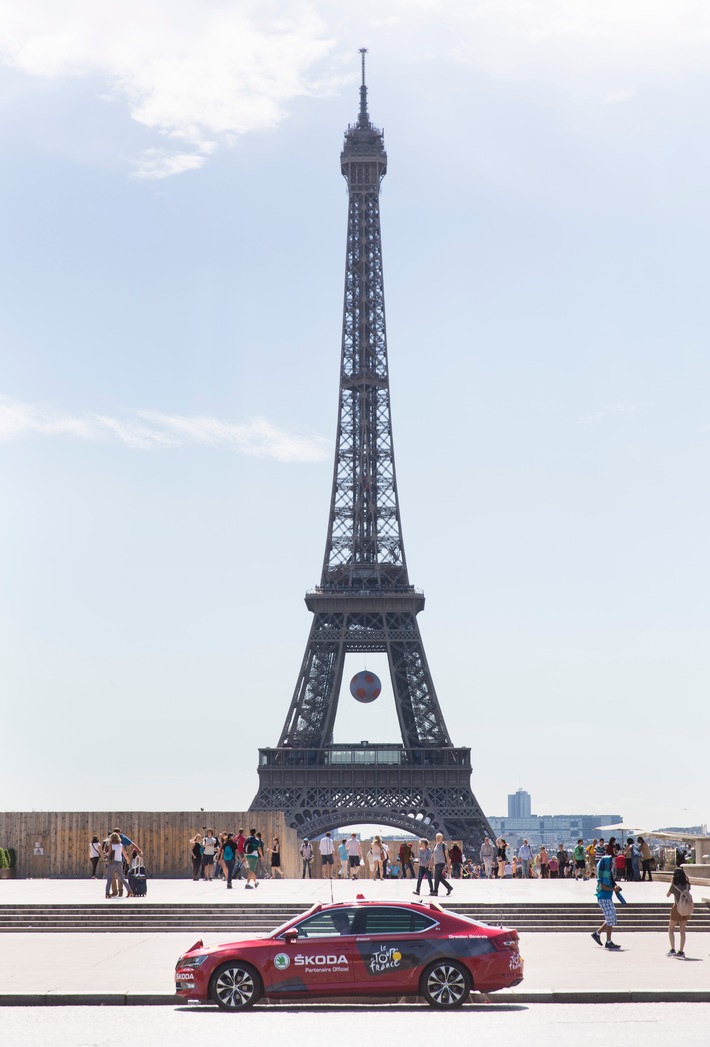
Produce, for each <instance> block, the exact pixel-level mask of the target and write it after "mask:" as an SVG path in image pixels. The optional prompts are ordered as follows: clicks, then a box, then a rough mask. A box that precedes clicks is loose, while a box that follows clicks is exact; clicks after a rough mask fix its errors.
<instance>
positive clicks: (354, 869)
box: [345, 833, 362, 880]
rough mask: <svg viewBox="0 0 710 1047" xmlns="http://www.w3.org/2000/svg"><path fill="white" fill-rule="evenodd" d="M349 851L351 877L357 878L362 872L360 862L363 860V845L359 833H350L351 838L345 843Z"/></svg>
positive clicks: (352, 878)
mask: <svg viewBox="0 0 710 1047" xmlns="http://www.w3.org/2000/svg"><path fill="white" fill-rule="evenodd" d="M345 846H346V848H347V851H348V864H349V866H350V879H351V880H357V878H358V876H359V874H360V862H361V861H362V847H361V846H360V841H359V840H358V838H357V833H350V839H349V840H348V842H347V843H346V844H345Z"/></svg>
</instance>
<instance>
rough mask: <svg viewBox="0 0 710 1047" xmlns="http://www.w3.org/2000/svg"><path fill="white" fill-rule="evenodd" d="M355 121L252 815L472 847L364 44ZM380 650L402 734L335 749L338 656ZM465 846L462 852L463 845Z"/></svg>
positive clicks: (468, 793) (473, 804)
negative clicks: (386, 830)
mask: <svg viewBox="0 0 710 1047" xmlns="http://www.w3.org/2000/svg"><path fill="white" fill-rule="evenodd" d="M361 53H362V84H361V87H360V111H359V114H358V118H357V122H356V123H355V124H354V125H351V126H348V129H347V131H346V132H345V141H344V145H343V150H342V153H341V155H340V165H341V171H342V173H343V175H344V177H345V179H346V181H347V184H348V226H347V247H346V264H345V299H344V306H343V332H342V351H341V368H340V389H339V410H338V432H337V439H336V450H335V465H334V471H333V487H332V495H331V501H330V513H329V517H328V536H327V540H326V548H325V556H324V559H323V569H322V573H321V581H320V585H318V586H317V587H316V588H315V589H313V590H312V591H310V592H308V593H307V594H306V606H307V607H308V610H309V611H311V613H312V614H313V621H312V625H311V632H310V636H309V638H308V643H307V645H306V651H305V655H304V658H303V662H302V664H301V669H300V673H299V676H298V681H297V683H296V688H295V691H294V695H293V699H292V701H291V705H290V708H289V710H288V715H287V716H286V722H285V723H284V727H283V730H282V732H281V737H280V738H279V742H278V745H277V746H276V747H275V748H267V749H260V750H259V790H258V792H257V795H256V797H255V799H254V801H253V803H252V805H251V810H253V811H260V810H281V811H284V812H285V814H286V820H287V823H288V824H289V825H290V826H291V827H292V828H294V829H296V830H298V832H299V833H300V834H301V835H303V836H317V835H319V834H320V833H323V832H326V831H328V830H329V829H334V828H337V827H338V826H341V825H352V824H356V823H358V822H366V823H379V824H383V825H389V826H392V827H393V828H398V829H402V830H404V831H408V832H413V833H416V834H419V835H426V836H429V837H431V836H433V834H434V833H436V832H442V833H443V834H444V836H446V837H447V838H452V839H461V840H463V841H464V844H465V845H466V846H468V847H469V848H471V849H472V848H474V847H478V846H479V845H480V843H481V842H482V840H483V837H484V835H492V834H491V829H490V826H489V825H488V821H487V819H486V817H485V815H484V814H483V811H482V810H481V808H480V806H479V804H478V801H477V800H476V798H475V796H474V795H473V792H472V790H471V785H470V779H471V750H470V749H469V748H462V747H457V746H454V745H453V743H452V741H451V738H450V737H449V733H448V731H447V729H446V723H445V721H444V717H443V714H442V712H441V707H440V705H439V701H438V698H437V695H436V691H435V689H434V684H433V681H432V678H431V673H430V671H429V666H428V664H427V659H426V655H425V653H424V645H423V643H422V639H421V635H420V633H419V625H418V623H417V615H418V614H419V612H420V611H422V610H423V608H424V594H423V593H422V592H421V591H420V590H418V589H415V588H414V586H413V585H410V583H409V574H408V571H407V563H406V559H405V554H404V543H403V541H402V523H401V518H400V511H399V498H398V494H397V480H396V473H395V460H394V445H393V439H392V421H391V414H390V386H389V370H388V360H387V334H386V327H385V298H384V282H383V270H382V238H381V229H380V205H379V200H380V184H381V182H382V179H383V177H384V175H385V172H386V170H387V154H386V152H385V147H384V136H383V133H382V131H381V130H379V129H378V128H376V127H375V126H374V125H373V123H372V121H371V120H370V116H369V113H368V108H367V87H366V84H365V51H364V50H363V51H362V52H361ZM356 652H359V653H362V654H367V653H374V652H378V653H384V654H386V656H387V660H388V664H389V670H390V676H391V680H392V689H393V692H394V701H395V706H396V711H397V718H398V721H399V727H400V731H401V740H400V741H398V742H394V743H391V744H377V745H371V744H369V743H366V742H360V743H353V744H351V745H347V744H345V745H343V744H338V745H336V744H334V742H333V727H334V723H335V716H336V713H337V708H338V697H339V694H340V688H341V683H342V678H343V669H344V663H345V655H346V654H348V653H356ZM471 853H473V852H471Z"/></svg>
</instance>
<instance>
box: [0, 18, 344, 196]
mask: <svg viewBox="0 0 710 1047" xmlns="http://www.w3.org/2000/svg"><path fill="white" fill-rule="evenodd" d="M331 48H332V41H331V40H330V39H329V37H328V34H327V32H326V28H325V25H324V23H323V21H322V20H321V18H320V17H319V16H318V15H317V13H316V12H315V10H314V7H313V4H309V3H307V2H305V0H304V2H300V0H296V2H289V3H287V4H285V5H284V4H282V3H279V2H278V0H209V2H205V0H201V2H198V0H102V2H100V3H98V2H97V0H63V2H62V3H57V2H56V0H22V3H17V2H16V0H0V61H3V62H4V63H5V64H6V65H8V66H10V67H12V68H14V69H16V70H18V71H20V72H22V73H25V74H27V75H28V76H33V77H42V78H47V79H57V78H60V77H79V76H88V75H94V76H96V75H98V76H99V77H101V78H102V79H103V81H104V83H103V84H102V91H101V92H100V97H102V98H104V97H107V96H108V97H110V98H113V99H115V100H119V101H123V102H124V103H127V104H128V107H129V110H130V115H131V117H132V118H133V119H134V120H136V121H137V122H138V123H140V124H142V125H144V126H145V127H147V128H149V129H151V130H152V131H155V132H156V133H157V134H159V135H160V136H161V137H163V138H167V139H172V140H175V141H176V142H178V143H180V146H179V148H176V149H175V150H174V151H170V150H166V149H164V148H163V149H161V150H156V149H154V148H152V149H150V150H149V152H148V153H147V155H146V156H145V158H144V159H143V160H142V161H139V163H138V169H137V171H136V177H140V178H164V177H167V176H168V175H170V174H176V173H179V172H181V171H185V170H190V169H193V170H194V169H195V168H196V167H199V166H201V165H202V163H204V158H205V156H207V155H208V154H209V153H210V152H211V151H212V150H213V149H214V148H215V145H216V144H217V143H219V142H221V141H231V140H233V139H234V138H235V137H236V136H238V135H241V134H245V133H247V132H250V131H256V130H263V129H266V128H272V127H275V126H276V125H277V124H278V123H279V122H280V121H281V120H283V119H284V117H285V116H286V115H287V105H288V103H289V102H291V101H292V100H293V99H295V98H297V97H298V96H300V95H306V94H315V93H323V92H327V91H328V90H330V89H331V88H332V84H331V83H330V81H329V80H328V79H327V78H325V79H324V78H322V77H321V79H318V80H316V79H313V78H312V71H313V70H314V67H316V66H317V65H318V63H320V62H321V61H322V60H323V59H324V58H325V57H326V56H327V55H328V54H329V52H330V51H331ZM186 147H187V148H186ZM188 150H189V151H188Z"/></svg>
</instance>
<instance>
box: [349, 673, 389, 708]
mask: <svg viewBox="0 0 710 1047" xmlns="http://www.w3.org/2000/svg"><path fill="white" fill-rule="evenodd" d="M381 690H382V684H381V683H380V678H379V676H375V674H374V673H369V672H368V671H367V669H363V671H362V672H361V673H355V675H354V676H353V678H352V680H351V681H350V693H351V695H352V696H353V698H354V699H355V701H357V702H363V703H365V704H367V703H368V702H374V700H375V698H377V697H379V694H380V691H381Z"/></svg>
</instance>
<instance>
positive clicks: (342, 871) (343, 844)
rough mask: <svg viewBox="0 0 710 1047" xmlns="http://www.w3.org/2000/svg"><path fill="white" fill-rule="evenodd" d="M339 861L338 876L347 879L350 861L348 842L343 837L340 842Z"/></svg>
mask: <svg viewBox="0 0 710 1047" xmlns="http://www.w3.org/2000/svg"><path fill="white" fill-rule="evenodd" d="M338 861H339V862H340V866H339V867H338V876H339V877H340V878H341V879H342V880H347V878H348V869H349V867H350V863H349V862H348V844H347V840H345V839H342V840H341V841H340V843H339V844H338Z"/></svg>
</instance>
